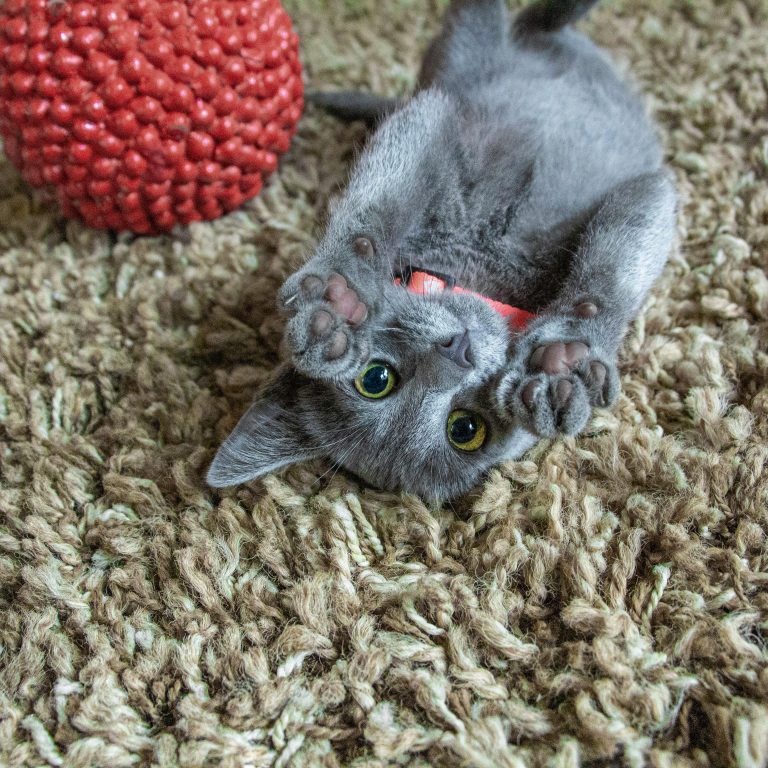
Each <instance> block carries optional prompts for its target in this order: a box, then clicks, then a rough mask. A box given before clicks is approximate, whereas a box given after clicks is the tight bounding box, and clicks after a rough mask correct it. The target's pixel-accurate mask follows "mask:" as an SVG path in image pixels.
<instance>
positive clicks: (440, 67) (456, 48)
mask: <svg viewBox="0 0 768 768" xmlns="http://www.w3.org/2000/svg"><path fill="white" fill-rule="evenodd" d="M508 29H509V23H508V13H507V8H506V3H505V2H504V0H451V4H450V5H449V7H448V9H447V10H446V12H445V16H444V17H443V28H442V30H441V31H440V33H439V34H438V36H437V37H436V38H435V39H434V40H433V41H432V43H431V44H430V46H429V47H428V48H427V51H426V53H425V54H424V58H423V59H422V63H421V70H420V72H419V76H418V78H417V81H416V83H417V89H423V88H428V87H429V86H431V85H432V84H433V83H437V82H438V81H439V82H440V85H446V84H447V83H445V82H443V81H449V82H451V81H453V80H454V79H455V78H457V77H458V78H469V80H470V81H471V82H470V87H472V86H474V84H475V83H476V82H477V78H478V77H479V76H481V74H482V71H483V69H484V67H485V66H486V64H487V63H488V62H489V61H492V56H493V54H494V52H495V51H497V50H498V48H499V47H500V46H501V45H503V44H504V42H505V41H506V40H507V39H508V37H509V33H508Z"/></svg>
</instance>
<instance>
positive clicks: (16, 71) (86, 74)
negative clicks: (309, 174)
mask: <svg viewBox="0 0 768 768" xmlns="http://www.w3.org/2000/svg"><path fill="white" fill-rule="evenodd" d="M298 43H299V41H298V36H297V35H296V33H295V32H294V31H293V29H292V26H291V20H290V18H289V16H288V14H287V13H286V12H285V10H284V9H283V7H282V6H281V4H280V0H185V1H184V2H180V0H118V1H117V2H105V0H90V1H89V0H6V1H5V2H1V1H0V136H2V138H3V144H4V148H5V152H6V154H7V155H8V157H9V158H10V160H11V161H12V162H13V163H14V165H16V167H17V168H18V169H19V171H20V172H21V175H22V176H23V178H24V179H25V180H26V181H27V183H29V184H31V185H33V186H46V187H49V188H52V189H54V190H55V192H56V195H57V197H58V200H59V203H60V205H61V208H62V211H63V212H64V215H66V216H71V217H79V218H81V219H82V220H83V221H85V223H86V224H88V225H89V226H92V227H96V228H110V229H118V230H123V229H127V230H133V231H135V232H138V233H157V232H163V231H167V230H169V229H172V228H173V227H174V226H175V225H177V224H188V223H189V222H192V221H202V220H208V219H213V218H216V217H218V216H221V215H222V214H223V213H226V212H227V211H231V210H233V209H235V208H238V207H239V206H240V205H242V203H243V202H244V201H245V200H248V199H249V198H251V197H253V196H255V195H257V194H258V193H259V192H260V190H261V188H262V184H263V182H264V179H265V178H266V177H267V176H269V175H270V174H271V173H272V172H273V171H274V170H275V168H276V167H277V158H278V155H279V154H281V153H283V152H285V151H286V150H287V149H288V146H289V143H290V140H291V138H292V136H293V134H294V133H295V132H296V124H297V123H298V120H299V117H300V116H301V113H302V110H303V108H304V101H303V94H304V87H303V82H302V78H301V63H300V61H299V53H298Z"/></svg>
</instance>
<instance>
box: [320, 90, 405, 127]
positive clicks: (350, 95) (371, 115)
mask: <svg viewBox="0 0 768 768" xmlns="http://www.w3.org/2000/svg"><path fill="white" fill-rule="evenodd" d="M306 98H307V101H308V102H309V103H310V104H314V105H315V106H317V107H320V108H321V109H324V110H325V111H326V112H328V113H330V114H331V115H333V116H334V117H338V118H339V119H340V120H345V121H347V122H351V121H353V120H364V121H365V122H366V123H368V125H371V126H373V125H376V123H379V122H381V121H382V120H383V119H384V118H385V117H387V115H389V114H391V113H392V112H394V111H395V110H396V109H397V108H398V107H400V106H402V105H403V103H404V101H403V100H402V99H396V98H388V97H386V96H377V95H376V94H375V93H363V92H362V91H334V92H331V93H322V92H318V91H315V92H313V93H308V94H307V97H306Z"/></svg>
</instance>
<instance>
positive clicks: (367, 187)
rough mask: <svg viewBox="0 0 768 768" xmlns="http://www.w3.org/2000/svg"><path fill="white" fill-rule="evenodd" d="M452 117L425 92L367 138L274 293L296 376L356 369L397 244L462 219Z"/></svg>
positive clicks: (449, 107) (444, 102)
mask: <svg viewBox="0 0 768 768" xmlns="http://www.w3.org/2000/svg"><path fill="white" fill-rule="evenodd" d="M457 120H458V117H457V113H456V108H455V105H454V103H453V101H452V99H451V98H450V97H448V96H446V95H445V94H442V93H440V92H438V91H433V90H430V91H425V92H423V93H421V94H419V95H417V96H416V97H415V98H414V99H412V100H411V101H410V102H409V103H408V104H407V105H406V106H405V107H404V108H403V109H401V110H399V111H398V112H396V113H395V114H393V115H392V116H391V117H389V118H388V119H387V120H386V121H385V122H384V123H383V124H382V126H381V127H380V128H379V130H378V131H377V132H376V134H375V135H374V136H373V137H372V138H371V141H370V142H369V144H368V146H367V147H366V150H365V152H364V153H363V155H362V157H361V158H360V162H359V163H358V164H357V166H356V168H355V170H354V171H353V174H352V178H351V180H350V183H349V186H348V188H347V191H346V193H345V195H344V197H343V198H342V199H341V201H340V202H339V204H338V205H337V207H336V208H335V210H334V212H333V214H332V216H331V219H330V221H329V224H328V228H327V230H326V233H325V235H324V236H323V238H322V240H321V242H320V243H319V245H318V247H317V250H316V251H315V253H314V255H313V256H312V258H311V259H310V260H309V261H308V262H307V263H306V264H305V265H304V266H303V267H302V268H301V269H299V270H298V271H297V272H296V273H295V274H293V275H291V276H290V277H289V278H288V279H287V280H286V282H285V284H284V285H283V287H282V289H281V291H280V296H279V301H280V304H281V306H282V307H283V309H284V310H285V311H286V312H288V313H289V314H290V315H291V317H290V319H289V321H288V324H287V327H286V334H285V342H286V347H287V349H286V352H287V355H288V357H289V359H290V360H291V362H292V363H293V365H294V366H295V368H296V369H297V370H298V371H299V372H300V373H303V374H304V375H306V376H310V377H312V378H317V379H336V378H339V377H346V376H349V374H350V373H352V372H353V371H357V369H359V367H360V365H361V364H362V363H363V362H365V357H366V355H367V352H368V349H369V348H370V335H371V331H372V329H373V328H374V327H375V326H376V323H377V322H379V321H380V317H381V315H382V312H383V311H384V309H385V307H384V288H385V286H387V285H392V284H393V282H394V273H395V271H396V269H397V267H398V264H399V260H400V259H401V258H402V253H401V244H402V242H403V240H404V239H405V238H406V237H408V236H409V235H412V234H413V232H417V231H420V230H421V229H422V228H424V226H425V222H426V221H428V220H429V221H434V220H437V221H451V222H457V221H458V222H460V221H461V220H462V217H463V215H464V208H463V206H464V200H463V197H462V194H461V182H460V178H459V175H460V165H459V162H460V161H459V158H460V155H461V149H460V147H459V144H458V142H459V138H458V134H459V131H458V130H457V127H456V123H457Z"/></svg>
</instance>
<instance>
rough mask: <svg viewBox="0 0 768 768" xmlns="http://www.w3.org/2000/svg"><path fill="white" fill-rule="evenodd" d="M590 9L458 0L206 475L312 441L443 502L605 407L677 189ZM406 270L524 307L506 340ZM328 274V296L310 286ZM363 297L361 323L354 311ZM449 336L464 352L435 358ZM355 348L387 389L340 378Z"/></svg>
mask: <svg viewBox="0 0 768 768" xmlns="http://www.w3.org/2000/svg"><path fill="white" fill-rule="evenodd" d="M590 4H591V3H588V2H584V0H581V2H579V0H567V1H565V2H563V1H562V0H561V1H560V2H557V0H542V1H541V2H539V3H536V4H534V5H533V6H531V7H530V8H529V9H527V10H526V11H524V13H523V14H522V15H521V16H519V17H518V20H517V22H512V20H510V19H509V18H508V14H507V11H506V8H505V7H504V4H503V3H502V2H501V0H454V2H453V3H452V5H451V7H450V9H449V11H448V12H447V16H446V21H445V26H444V29H443V32H442V33H441V34H440V36H439V37H438V38H437V40H436V41H435V42H434V43H433V44H432V46H430V49H429V51H428V52H427V55H426V56H425V61H424V65H423V67H422V71H421V75H420V78H419V83H420V87H419V90H418V92H417V93H416V94H415V95H414V97H413V98H412V99H410V100H409V101H408V102H407V103H406V104H405V105H404V106H403V107H402V108H400V109H398V110H397V111H396V112H394V114H392V115H391V116H390V117H389V118H387V119H386V120H385V121H384V122H383V124H382V125H381V126H380V128H379V129H378V131H377V132H376V133H375V134H374V136H373V137H372V139H371V141H370V143H369V145H368V147H367V148H366V150H365V152H364V154H363V156H362V158H361V160H360V162H359V164H358V165H357V167H356V169H355V170H354V172H353V174H352V178H351V181H350V184H349V187H348V190H347V192H346V195H345V196H344V198H343V200H342V202H341V203H340V205H339V206H338V207H337V208H336V210H335V211H334V213H333V215H332V217H331V219H330V222H329V224H328V227H327V230H326V233H325V236H324V237H323V239H322V241H321V242H320V244H319V246H318V248H317V250H316V252H315V254H314V255H313V256H312V258H311V259H310V260H309V261H308V262H307V264H306V265H305V266H304V267H302V268H301V269H300V270H299V271H298V272H297V273H296V274H294V275H292V276H291V277H290V278H289V279H288V280H287V281H286V283H285V285H284V286H283V289H282V290H281V294H280V302H281V305H282V306H283V307H284V308H285V310H286V311H287V312H288V313H289V314H290V319H289V321H288V325H287V329H286V336H285V353H286V360H287V361H286V363H285V364H284V365H283V367H282V368H281V370H280V371H279V373H278V377H277V382H278V384H277V385H273V386H272V387H271V388H270V389H269V390H268V391H267V392H265V393H263V394H262V395H261V396H259V397H258V398H257V400H256V402H255V403H254V405H253V406H252V408H251V409H250V410H249V412H248V413H247V414H246V416H245V417H243V420H241V422H240V423H239V424H238V426H237V427H236V428H235V430H234V432H233V433H232V435H230V437H229V438H228V439H227V441H226V442H225V444H224V445H223V446H222V448H221V449H220V451H219V453H218V455H217V456H216V458H215V460H214V462H213V464H212V466H211V469H210V471H209V474H208V481H209V483H210V484H211V485H213V486H225V485H231V484H234V483H237V482H242V481H244V480H247V479H249V478H252V477H258V476H261V475H263V474H265V473H266V472H269V471H273V470H274V469H276V468H278V467H279V466H284V465H285V464H288V463H291V462H292V461H300V460H303V459H305V458H309V457H311V456H318V455H324V456H327V457H329V458H330V459H331V460H332V461H333V462H334V463H335V464H338V465H340V466H343V467H345V468H346V469H347V470H349V471H351V472H352V473H355V474H357V475H359V476H360V477H362V478H364V479H365V480H366V481H367V482H369V483H371V484H373V485H375V486H378V487H382V488H389V489H404V490H407V491H411V492H414V493H417V494H420V495H422V496H424V497H426V498H428V499H431V500H440V499H445V498H449V497H452V496H455V495H457V494H459V493H462V492H464V491H466V490H467V489H469V488H470V487H472V486H473V485H474V484H476V483H477V482H478V480H479V479H480V478H481V476H482V475H483V474H484V473H485V472H486V471H487V470H488V469H489V468H490V467H492V466H494V465H495V464H497V463H499V462H500V461H502V460H504V459H509V458H517V457H519V456H520V455H521V454H522V453H523V452H524V451H526V450H528V449H529V448H530V447H531V446H532V445H533V444H534V443H535V442H536V441H537V440H538V439H539V438H540V437H542V436H554V435H557V434H561V433H567V434H576V433H578V432H579V431H580V430H581V429H583V427H584V426H585V424H586V423H587V420H588V418H589V415H590V412H591V409H592V407H593V406H596V405H601V406H608V405H611V404H612V403H613V402H614V401H615V399H616V396H617V393H618V374H617V371H616V355H617V350H618V348H619V346H620V344H621V340H622V338H623V336H624V334H625V333H626V330H627V326H628V323H629V322H630V321H631V320H632V319H633V318H634V317H635V315H636V314H637V312H638V311H639V309H640V307H641V306H642V304H643V301H644V300H645V297H646V296H647V293H648V290H649V289H650V287H651V286H652V284H653V282H654V280H655V279H656V278H657V277H658V275H659V273H660V271H661V269H662V267H663V265H664V263H665V261H666V258H667V255H668V253H669V250H670V246H671V243H672V240H673V237H674V228H675V193H674V189H673V186H672V184H671V182H670V179H669V176H668V174H667V172H666V171H665V169H664V167H663V164H662V153H661V149H660V147H659V144H658V141H657V138H656V136H655V132H654V130H653V127H652V126H651V124H650V123H649V121H648V119H647V117H646V114H645V111H644V109H643V107H642V105H641V103H640V101H639V100H638V99H637V97H636V96H635V95H634V94H633V93H632V92H631V91H630V89H629V88H628V87H627V86H626V85H625V84H624V83H623V82H621V80H620V79H619V78H618V76H617V75H616V73H615V71H614V69H613V67H612V66H611V64H610V62H609V61H608V60H607V59H606V57H605V56H604V54H603V53H602V52H601V51H600V50H599V49H597V48H596V47H595V46H594V45H593V44H592V43H591V42H590V41H589V40H588V39H586V38H585V37H584V36H582V35H581V34H579V33H577V32H575V31H574V30H572V29H569V28H561V27H562V25H564V24H567V23H568V22H570V21H572V20H573V19H575V18H577V17H578V16H579V15H580V14H581V13H583V12H584V11H585V10H586V7H587V6H588V5H590ZM537 19H538V20H539V21H537ZM537 25H538V26H537ZM354 103H356V104H358V105H359V104H360V103H362V102H360V101H358V102H354ZM375 103H376V102H375V101H371V102H370V104H375ZM360 237H365V238H368V239H369V240H370V242H371V243H372V244H373V246H374V251H373V252H372V253H370V252H368V253H366V252H363V255H361V254H360V252H358V251H359V250H360V249H359V248H357V249H356V245H355V243H356V242H359V240H358V238H360ZM410 264H414V265H418V266H421V267H425V268H427V269H429V270H431V271H437V272H441V273H446V274H451V275H453V276H454V277H456V279H457V281H458V283H459V284H460V285H463V286H464V287H466V288H469V289H471V290H474V291H477V292H479V293H483V294H485V295H487V296H491V297H493V298H495V299H500V300H502V301H505V302H507V303H510V304H513V305H515V306H519V307H522V308H525V309H528V310H530V311H534V312H536V313H537V314H538V315H539V317H538V318H537V319H536V320H535V321H534V322H533V323H532V324H531V325H530V326H529V328H528V329H527V330H526V332H525V333H522V334H514V335H513V334H510V332H509V330H508V328H507V327H506V325H505V323H504V322H503V321H502V320H501V318H500V317H499V316H498V315H497V314H496V313H495V312H493V311H492V310H491V309H490V308H489V307H488V306H487V305H486V304H485V303H483V302H482V301H480V300H478V299H476V298H474V297H471V296H461V295H455V294H448V293H444V294H440V295H437V296H429V297H426V296H414V295H413V294H410V293H408V292H407V291H405V290H404V289H403V288H401V287H398V286H396V285H395V284H394V281H393V275H394V274H395V273H397V272H398V271H399V270H400V269H401V268H402V267H403V266H404V265H410ZM334 275H342V276H343V277H344V278H345V279H346V284H347V286H348V288H347V289H346V298H344V299H331V298H330V297H329V296H328V295H327V294H326V292H325V290H326V287H327V286H329V285H330V284H331V283H332V282H333V281H334V280H336V281H338V280H339V279H340V278H338V277H334ZM329 281H331V282H330V283H329ZM345 302H346V304H345ZM357 302H362V303H363V304H364V305H365V307H366V308H367V317H366V318H365V319H364V320H363V321H362V322H353V321H352V320H349V319H348V318H349V314H350V312H351V310H350V307H354V306H357ZM585 303H587V304H589V305H594V308H596V311H597V315H596V316H594V317H593V316H584V314H583V313H582V312H581V311H580V310H577V307H583V306H585ZM319 313H320V314H319ZM322 313H327V315H322V316H323V318H324V322H323V323H320V324H318V322H317V319H318V317H320V316H321V314H322ZM589 314H590V313H587V315H589ZM325 321H328V322H325ZM320 325H322V328H320V327H319V326H320ZM465 330H468V331H469V337H470V340H471V357H472V361H473V366H472V367H470V368H467V367H464V366H462V365H459V364H457V362H456V361H455V360H453V359H451V357H450V356H448V355H446V354H445V350H446V348H447V347H448V346H449V345H450V343H451V340H452V339H454V337H456V336H457V334H462V333H464V331H465ZM441 349H442V352H441ZM537 350H538V351H537ZM371 360H384V361H386V362H388V363H389V364H390V365H392V366H393V367H394V368H395V369H396V370H397V371H398V375H399V380H400V384H399V386H398V388H397V389H396V390H395V392H394V393H393V394H392V395H390V396H389V397H387V398H384V399H382V400H366V399H364V398H362V397H361V396H360V395H359V394H358V393H357V391H356V390H355V388H354V386H353V380H354V378H355V376H356V375H357V374H358V373H359V372H360V371H361V370H362V368H363V367H364V365H365V364H366V363H367V362H368V361H371ZM537 360H538V361H539V362H537ZM541 360H544V362H541ZM455 408H463V409H466V410H470V411H473V412H476V413H479V414H481V415H482V416H483V417H484V419H485V421H486V422H487V425H488V431H489V438H488V440H487V442H486V444H485V446H483V448H482V449H480V450H479V451H477V452H474V453H462V452H460V451H457V450H456V449H454V448H452V447H451V446H450V444H449V443H448V440H447V438H446V421H447V418H448V414H449V413H450V412H451V411H452V410H453V409H455ZM280 413H282V414H288V413H290V416H289V417H288V416H286V417H285V418H282V419H277V420H276V419H275V415H276V414H280Z"/></svg>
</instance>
